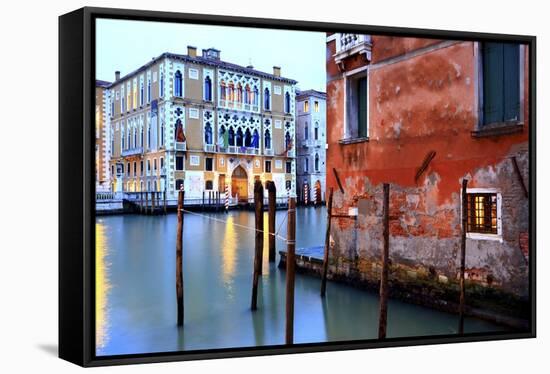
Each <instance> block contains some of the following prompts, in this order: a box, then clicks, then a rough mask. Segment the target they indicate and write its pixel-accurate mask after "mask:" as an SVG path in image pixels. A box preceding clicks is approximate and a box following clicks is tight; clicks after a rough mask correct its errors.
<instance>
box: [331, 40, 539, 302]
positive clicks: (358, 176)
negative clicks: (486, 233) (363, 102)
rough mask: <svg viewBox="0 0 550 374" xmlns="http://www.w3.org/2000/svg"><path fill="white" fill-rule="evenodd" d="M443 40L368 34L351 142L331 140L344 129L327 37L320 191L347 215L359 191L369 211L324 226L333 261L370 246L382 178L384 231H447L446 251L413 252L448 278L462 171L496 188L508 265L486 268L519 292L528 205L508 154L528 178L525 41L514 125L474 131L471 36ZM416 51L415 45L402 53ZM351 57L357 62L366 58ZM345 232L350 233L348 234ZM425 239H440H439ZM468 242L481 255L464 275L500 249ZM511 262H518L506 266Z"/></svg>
mask: <svg viewBox="0 0 550 374" xmlns="http://www.w3.org/2000/svg"><path fill="white" fill-rule="evenodd" d="M443 43H445V42H443V41H438V40H432V39H418V38H396V37H377V36H373V37H372V61H371V62H370V64H371V66H370V68H369V69H370V70H369V95H370V97H369V106H370V107H369V140H368V141H366V142H361V143H355V144H341V143H340V142H339V141H340V140H341V139H342V138H343V137H344V125H345V124H344V115H345V111H344V103H345V101H344V100H345V99H344V95H345V87H344V79H343V76H342V73H341V72H340V70H339V69H338V67H337V66H336V65H335V64H334V62H333V59H332V55H334V52H335V42H329V43H327V142H328V145H329V146H328V150H327V191H328V190H330V188H331V187H332V188H333V189H334V190H335V191H336V193H335V209H336V211H337V212H339V213H346V212H347V208H348V207H351V206H357V203H358V200H359V199H368V200H371V201H372V203H373V208H372V210H371V212H372V214H373V215H374V216H373V217H370V218H369V217H367V218H366V219H364V220H361V219H359V222H358V223H355V222H353V220H345V219H338V220H336V222H335V225H334V227H335V229H334V230H333V238H334V240H335V245H336V251H335V253H336V255H335V257H336V259H337V261H340V260H341V259H342V258H344V259H347V260H350V259H352V258H353V256H352V255H351V254H350V253H351V252H353V251H356V256H358V258H362V257H365V258H366V257H369V256H370V255H372V254H373V253H377V251H378V246H380V242H379V240H380V237H381V227H379V226H381V218H380V216H379V215H380V214H381V185H382V183H390V184H391V188H392V190H391V198H390V200H391V203H390V205H391V207H390V208H391V210H390V215H391V216H393V219H392V221H391V223H390V233H391V235H392V238H394V240H395V239H396V238H403V240H404V239H407V238H408V239H411V240H412V239H413V238H415V237H418V238H428V239H429V240H442V239H448V240H449V241H448V242H446V243H447V244H445V245H447V246H448V248H447V249H444V250H443V251H448V254H447V255H445V256H446V257H444V258H443V256H442V257H441V258H438V257H437V256H438V255H433V254H427V255H426V256H428V257H426V258H424V257H420V254H419V253H418V252H417V253H416V255H418V256H419V257H417V258H416V261H417V262H418V263H422V262H423V261H424V262H425V264H424V265H426V266H427V265H430V266H431V265H433V266H436V267H437V268H438V269H439V270H441V271H442V272H444V273H445V274H446V275H449V276H454V273H453V272H454V271H455V266H456V258H457V257H456V254H457V251H458V248H459V241H457V240H456V239H457V238H459V235H460V201H459V196H460V187H461V180H462V179H463V178H467V179H469V180H470V183H469V187H495V186H496V187H499V188H502V190H503V195H505V204H507V205H506V207H505V208H506V209H508V210H507V212H506V213H505V217H504V218H505V219H506V222H505V224H506V225H508V226H509V227H510V228H508V227H507V228H506V231H505V232H504V243H503V244H502V245H501V246H502V247H505V246H507V247H506V248H505V249H503V250H502V253H503V255H502V257H501V258H498V261H501V262H502V263H505V262H508V264H507V266H509V267H510V268H509V269H493V270H494V272H495V273H496V274H501V277H500V281H501V283H506V282H508V283H509V288H510V289H513V290H514V292H518V293H521V291H518V289H520V288H521V287H523V286H524V285H525V281H526V276H525V271H526V269H525V267H524V266H523V267H521V266H519V265H517V264H518V263H519V261H523V260H522V258H521V257H520V251H519V244H518V243H519V236H520V234H521V233H524V232H525V231H526V228H525V227H526V223H522V222H521V221H522V220H526V217H525V215H526V214H527V213H526V212H527V209H526V208H525V209H524V207H526V206H527V203H526V201H525V199H524V198H523V196H522V194H521V192H518V191H521V190H520V189H519V187H518V186H519V185H518V179H517V176H516V175H515V173H514V170H513V168H512V165H511V160H510V157H511V156H517V157H518V159H519V160H520V162H521V164H520V166H521V169H522V171H523V173H524V180H525V181H526V182H527V180H528V156H527V150H528V140H529V139H528V133H529V130H528V129H529V122H528V118H529V113H528V106H529V102H528V92H529V87H528V77H529V75H528V69H527V66H528V49H527V48H525V49H524V51H525V56H524V57H525V67H526V68H525V80H524V96H525V103H524V119H525V124H524V129H523V131H522V132H521V133H517V134H512V135H500V136H492V137H482V138H474V137H472V134H471V133H472V131H474V130H476V127H477V124H478V113H477V111H478V105H477V101H478V94H477V90H478V86H477V79H478V78H477V76H476V75H477V73H476V64H477V63H476V60H477V57H476V56H475V53H474V48H475V43H474V42H457V43H454V44H452V45H450V46H449V45H448V44H449V43H448V42H447V44H443ZM418 49H421V51H418ZM415 51H416V52H420V53H419V54H418V55H417V56H412V55H410V53H411V52H415ZM360 58H363V62H362V63H363V65H365V64H366V63H367V61H366V60H365V59H364V57H360ZM351 65H353V66H354V67H356V66H357V60H355V61H353V63H352V64H347V63H346V62H345V63H344V69H346V70H348V71H349V66H351ZM430 151H435V152H436V156H435V158H434V159H433V160H432V161H431V163H430V164H429V166H428V168H427V169H426V170H425V171H424V173H423V175H422V177H421V178H420V179H419V180H418V181H417V182H415V174H416V172H417V170H418V168H419V167H420V166H421V164H422V162H423V160H424V159H425V157H426V155H427V154H428V152H430ZM333 168H334V169H336V170H337V172H338V175H339V178H340V180H341V182H342V184H343V185H344V189H345V193H344V194H341V193H340V192H338V191H339V188H338V184H337V182H336V178H335V175H334V173H333ZM517 205H519V207H517ZM527 218H528V217H527ZM356 225H357V226H356ZM354 230H358V231H355V233H353V234H352V232H354ZM362 230H363V231H362ZM364 234H365V235H368V237H369V239H370V240H369V241H367V242H365V243H362V242H361V238H360V236H361V235H364ZM400 240H401V239H400ZM422 240H424V239H422ZM354 242H358V243H359V244H354ZM394 242H395V241H394ZM407 243H409V244H410V245H409V247H410V248H409V249H407V248H406V247H407V245H408V244H407ZM423 243H424V244H426V243H427V242H423ZM430 243H432V244H433V245H436V246H439V245H441V244H440V243H441V242H439V244H438V242H430ZM434 243H436V244H434ZM495 243H496V242H495ZM417 244H418V243H416V244H415V243H413V242H411V241H410V240H409V242H405V241H401V242H400V244H399V245H402V247H403V250H402V251H401V252H399V254H398V255H396V256H402V258H398V260H400V259H401V260H403V259H405V258H406V260H407V261H409V260H410V261H412V262H414V260H415V259H414V256H415V253H407V251H409V252H411V251H414V250H416V249H414V250H413V249H411V248H416V247H414V246H415V245H417ZM424 244H422V245H424ZM418 245H419V244H418ZM469 245H470V247H476V246H477V247H478V248H480V253H483V255H477V256H478V257H475V258H473V259H472V261H471V264H472V266H471V271H472V274H473V273H474V272H475V271H477V270H476V269H477V268H478V267H482V266H483V264H484V263H486V262H488V261H490V259H489V257H491V256H494V253H495V251H498V250H499V249H497V248H500V247H499V245H500V244H498V243H497V244H494V243H485V242H484V243H479V242H474V241H472V242H470V244H469ZM516 245H517V246H518V251H517V253H516V252H515V249H514V248H515V246H516ZM418 250H420V249H418ZM430 256H431V257H430ZM498 261H497V262H498ZM510 264H514V265H513V266H515V267H517V268H518V269H516V270H515V269H512V267H513V266H510ZM340 265H341V262H340ZM346 266H352V267H353V266H356V264H355V265H354V264H352V265H349V264H348V265H346ZM520 267H521V269H520ZM493 270H491V271H493ZM496 278H497V280H498V279H499V277H498V276H497V277H496ZM512 283H513V284H512ZM525 291H526V290H525Z"/></svg>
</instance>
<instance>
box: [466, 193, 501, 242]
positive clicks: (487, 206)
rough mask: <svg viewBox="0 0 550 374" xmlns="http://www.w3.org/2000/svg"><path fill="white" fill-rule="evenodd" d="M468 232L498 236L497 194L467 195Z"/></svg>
mask: <svg viewBox="0 0 550 374" xmlns="http://www.w3.org/2000/svg"><path fill="white" fill-rule="evenodd" d="M467 199H468V200H467V203H468V232H476V233H482V234H498V223H497V218H498V217H497V194H496V193H468V195H467Z"/></svg>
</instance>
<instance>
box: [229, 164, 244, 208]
mask: <svg viewBox="0 0 550 374" xmlns="http://www.w3.org/2000/svg"><path fill="white" fill-rule="evenodd" d="M231 193H232V194H233V196H235V194H237V195H238V197H239V203H242V202H244V203H246V202H248V175H247V174H246V170H244V168H243V167H242V166H240V165H239V166H237V167H236V168H235V170H233V175H231Z"/></svg>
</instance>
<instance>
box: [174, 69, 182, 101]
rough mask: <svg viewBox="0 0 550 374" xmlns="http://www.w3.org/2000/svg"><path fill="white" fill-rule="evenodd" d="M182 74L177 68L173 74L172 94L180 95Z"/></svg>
mask: <svg viewBox="0 0 550 374" xmlns="http://www.w3.org/2000/svg"><path fill="white" fill-rule="evenodd" d="M182 88H183V86H182V75H181V71H179V70H177V71H176V73H175V74H174V96H177V97H182V96H183V95H182V92H183V90H182Z"/></svg>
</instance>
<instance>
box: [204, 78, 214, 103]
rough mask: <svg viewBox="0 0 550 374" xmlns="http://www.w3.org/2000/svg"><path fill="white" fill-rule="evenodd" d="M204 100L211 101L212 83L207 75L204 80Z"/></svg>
mask: <svg viewBox="0 0 550 374" xmlns="http://www.w3.org/2000/svg"><path fill="white" fill-rule="evenodd" d="M204 100H206V101H212V81H211V80H210V77H209V76H208V75H207V76H206V78H204Z"/></svg>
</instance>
